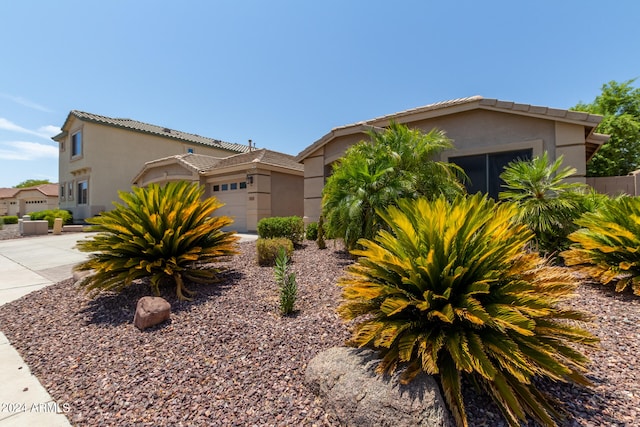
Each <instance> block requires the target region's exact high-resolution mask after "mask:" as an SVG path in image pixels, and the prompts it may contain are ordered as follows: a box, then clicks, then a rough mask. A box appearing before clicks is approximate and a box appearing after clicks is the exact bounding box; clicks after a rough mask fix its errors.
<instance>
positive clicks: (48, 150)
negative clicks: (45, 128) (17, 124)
mask: <svg viewBox="0 0 640 427" xmlns="http://www.w3.org/2000/svg"><path fill="white" fill-rule="evenodd" d="M5 147H6V148H5ZM57 157H58V148H57V147H54V146H52V145H47V144H39V143H37V142H28V141H9V142H4V143H1V144H0V159H6V160H37V159H43V158H57Z"/></svg>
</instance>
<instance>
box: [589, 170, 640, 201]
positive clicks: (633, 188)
mask: <svg viewBox="0 0 640 427" xmlns="http://www.w3.org/2000/svg"><path fill="white" fill-rule="evenodd" d="M586 182H587V184H588V185H590V186H591V187H593V189H594V190H596V191H597V192H598V193H602V194H608V195H610V196H619V195H620V194H628V195H630V196H638V195H640V194H638V193H640V174H638V175H627V176H607V177H590V178H587V179H586Z"/></svg>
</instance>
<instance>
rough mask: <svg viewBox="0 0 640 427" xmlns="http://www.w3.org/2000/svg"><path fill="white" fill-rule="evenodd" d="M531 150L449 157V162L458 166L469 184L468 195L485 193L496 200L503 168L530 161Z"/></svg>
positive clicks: (500, 185)
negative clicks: (465, 175)
mask: <svg viewBox="0 0 640 427" xmlns="http://www.w3.org/2000/svg"><path fill="white" fill-rule="evenodd" d="M531 157H532V150H531V149H527V150H517V151H505V152H502V153H488V154H479V155H475V156H461V157H451V158H449V161H450V162H451V163H455V164H456V165H458V166H460V167H461V168H462V169H463V170H464V171H465V173H466V174H467V176H468V177H469V180H470V181H471V182H467V191H468V192H469V194H475V193H477V192H481V193H487V194H488V195H489V197H491V198H493V199H495V200H497V199H498V193H500V191H501V190H503V188H502V185H503V184H504V181H502V180H501V179H500V174H501V173H502V172H503V171H504V168H505V166H507V165H508V164H509V163H510V162H513V161H515V160H531Z"/></svg>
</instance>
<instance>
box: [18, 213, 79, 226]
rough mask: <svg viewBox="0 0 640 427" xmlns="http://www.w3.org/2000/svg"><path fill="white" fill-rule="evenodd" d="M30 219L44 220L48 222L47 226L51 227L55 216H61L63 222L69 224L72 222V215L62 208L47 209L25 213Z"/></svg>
mask: <svg viewBox="0 0 640 427" xmlns="http://www.w3.org/2000/svg"><path fill="white" fill-rule="evenodd" d="M27 215H29V216H30V217H31V219H32V220H34V221H37V220H46V221H47V222H48V223H49V228H53V223H54V221H55V219H56V218H62V223H63V224H71V222H73V216H72V215H71V212H69V211H67V210H64V209H47V210H44V211H38V212H32V213H29V214H27Z"/></svg>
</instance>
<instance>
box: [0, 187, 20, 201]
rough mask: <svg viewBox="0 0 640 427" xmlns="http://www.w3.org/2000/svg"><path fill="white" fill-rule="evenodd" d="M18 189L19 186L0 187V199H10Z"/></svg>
mask: <svg viewBox="0 0 640 427" xmlns="http://www.w3.org/2000/svg"><path fill="white" fill-rule="evenodd" d="M18 191H20V189H19V188H0V199H11V198H13V197H15V195H16V194H17V193H18Z"/></svg>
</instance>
